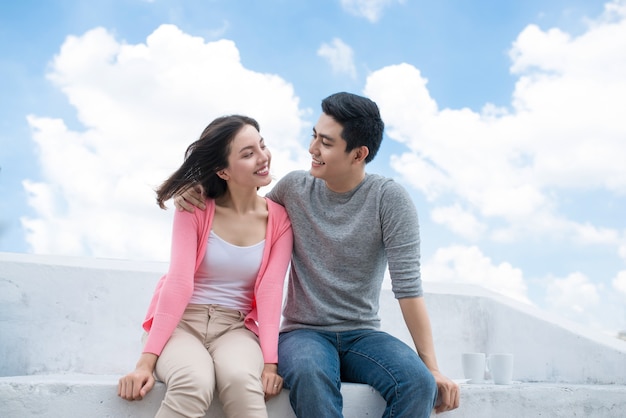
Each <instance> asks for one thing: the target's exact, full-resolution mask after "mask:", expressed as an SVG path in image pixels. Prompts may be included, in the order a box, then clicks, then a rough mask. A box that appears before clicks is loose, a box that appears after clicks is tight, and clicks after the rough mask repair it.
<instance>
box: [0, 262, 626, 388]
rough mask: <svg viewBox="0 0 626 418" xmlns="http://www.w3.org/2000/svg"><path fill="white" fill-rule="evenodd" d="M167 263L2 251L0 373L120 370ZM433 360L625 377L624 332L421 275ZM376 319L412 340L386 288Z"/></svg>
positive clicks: (581, 379) (557, 374) (533, 372)
mask: <svg viewBox="0 0 626 418" xmlns="http://www.w3.org/2000/svg"><path fill="white" fill-rule="evenodd" d="M166 268H167V265H166V264H165V263H139V262H131V261H121V260H102V259H91V258H73V257H48V256H33V255H25V254H10V253H0V359H2V360H0V376H16V375H32V374H54V373H85V374H101V375H117V374H119V375H121V374H125V373H126V372H128V371H129V370H131V369H132V368H133V367H134V365H135V362H136V360H137V358H138V355H139V353H140V351H141V346H140V337H141V332H142V330H141V322H142V319H143V316H144V314H145V311H146V308H147V305H148V301H149V299H150V297H151V295H152V292H153V290H154V286H155V284H156V282H157V280H158V279H159V277H160V276H161V274H162V273H163V272H164V271H165V270H166ZM425 289H426V295H425V297H426V301H427V305H428V309H429V313H430V316H431V322H432V324H433V333H434V338H435V346H436V349H437V356H438V359H439V366H440V369H441V370H442V371H443V372H444V373H445V374H446V375H448V376H449V377H451V378H457V379H460V378H462V377H463V376H462V370H461V364H460V357H461V353H462V352H465V351H481V352H486V353H494V352H512V353H514V354H515V371H514V379H515V380H518V381H524V382H535V381H540V382H554V383H558V382H561V383H563V382H565V383H581V384H583V383H584V384H589V383H591V384H622V385H623V384H626V342H624V341H622V340H619V339H617V338H612V337H609V336H606V335H603V334H600V333H594V332H593V331H590V330H586V329H580V328H577V327H576V326H575V325H573V324H569V323H566V322H564V321H562V320H558V319H551V318H549V317H548V315H546V313H545V312H541V311H540V310H538V309H536V308H533V307H532V306H529V305H525V304H520V303H518V302H515V301H512V300H509V299H506V298H504V297H501V296H498V295H496V294H493V293H491V292H489V291H487V290H485V289H482V288H479V287H475V286H468V285H454V284H446V285H442V284H432V283H431V284H428V283H427V284H425ZM381 316H382V320H383V329H384V330H386V331H388V332H390V333H392V334H394V335H396V336H397V337H399V338H400V339H402V340H404V341H405V342H407V343H408V344H410V345H412V343H411V340H410V337H409V335H408V332H407V331H406V328H405V326H404V322H403V320H402V315H401V313H400V310H399V308H398V304H397V302H396V301H395V299H393V295H392V294H391V292H390V291H388V290H384V291H383V294H382V295H381Z"/></svg>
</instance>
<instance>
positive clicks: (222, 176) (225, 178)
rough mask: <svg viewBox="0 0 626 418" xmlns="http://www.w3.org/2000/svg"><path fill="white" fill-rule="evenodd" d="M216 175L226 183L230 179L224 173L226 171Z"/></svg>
mask: <svg viewBox="0 0 626 418" xmlns="http://www.w3.org/2000/svg"><path fill="white" fill-rule="evenodd" d="M216 174H217V176H218V177H219V178H221V179H222V180H224V181H227V180H228V179H229V177H230V176H229V175H228V173H227V172H226V170H220V171H218V172H217V173H216Z"/></svg>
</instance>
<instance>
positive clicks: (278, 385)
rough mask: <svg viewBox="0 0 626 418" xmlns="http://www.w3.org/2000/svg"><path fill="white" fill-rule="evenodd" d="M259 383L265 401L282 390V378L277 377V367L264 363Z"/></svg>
mask: <svg viewBox="0 0 626 418" xmlns="http://www.w3.org/2000/svg"><path fill="white" fill-rule="evenodd" d="M261 382H262V383H263V391H264V392H265V400H266V401H267V400H268V399H269V398H272V397H274V396H276V395H278V394H279V393H280V391H281V390H282V388H283V378H282V377H280V376H279V375H278V365H276V364H271V363H265V366H263V372H262V373H261Z"/></svg>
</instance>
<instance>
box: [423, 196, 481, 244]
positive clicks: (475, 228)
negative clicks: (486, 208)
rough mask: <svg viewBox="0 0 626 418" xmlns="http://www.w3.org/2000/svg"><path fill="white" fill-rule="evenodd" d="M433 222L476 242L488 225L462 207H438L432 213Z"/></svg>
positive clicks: (456, 205)
mask: <svg viewBox="0 0 626 418" xmlns="http://www.w3.org/2000/svg"><path fill="white" fill-rule="evenodd" d="M430 215H431V218H432V220H433V222H435V223H438V224H443V225H445V226H446V227H448V229H450V230H451V231H453V232H456V233H457V234H458V235H460V236H462V237H464V238H467V239H469V240H476V239H478V238H480V236H481V235H482V234H483V233H484V231H485V229H486V225H484V224H483V223H481V222H479V221H478V220H477V219H476V217H475V216H474V215H473V214H472V213H471V212H468V211H466V210H464V209H463V208H462V207H461V206H460V205H458V204H455V205H452V206H445V207H436V208H434V209H433V210H432V211H431V214H430Z"/></svg>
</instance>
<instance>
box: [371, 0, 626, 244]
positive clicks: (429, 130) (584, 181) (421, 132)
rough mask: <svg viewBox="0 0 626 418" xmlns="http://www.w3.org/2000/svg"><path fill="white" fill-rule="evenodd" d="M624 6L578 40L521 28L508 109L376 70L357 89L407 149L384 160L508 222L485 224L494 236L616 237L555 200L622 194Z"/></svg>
mask: <svg viewBox="0 0 626 418" xmlns="http://www.w3.org/2000/svg"><path fill="white" fill-rule="evenodd" d="M625 4H626V3H624V2H621V3H617V2H616V3H611V4H610V5H609V6H607V10H606V12H605V14H604V15H603V16H602V17H601V18H600V19H598V20H597V21H594V22H591V23H590V26H589V27H588V29H587V31H586V32H585V33H583V34H581V35H580V36H577V37H573V36H570V35H569V34H567V33H564V32H562V31H560V30H558V29H550V30H547V31H542V30H541V29H539V28H538V27H536V26H532V25H531V26H529V27H527V28H526V29H524V30H523V31H522V32H521V33H520V35H519V36H518V38H517V39H516V40H515V42H514V43H513V46H512V48H511V60H512V63H511V71H512V72H513V73H514V74H515V75H516V76H517V77H518V81H517V83H516V85H515V91H514V93H513V99H512V103H511V106H510V108H509V109H505V108H495V107H494V106H493V105H489V104H486V105H485V106H484V108H483V109H482V111H481V112H480V113H478V112H475V111H473V110H471V109H440V108H439V106H438V105H437V103H436V101H435V100H434V99H433V98H432V97H431V96H430V93H429V91H428V89H427V80H426V79H425V78H424V77H423V76H422V75H421V73H420V71H419V70H418V69H416V68H414V67H413V66H411V65H409V64H399V65H392V66H388V67H385V68H382V69H380V70H377V71H375V72H373V73H372V74H371V75H370V76H369V77H368V80H367V85H366V87H365V94H366V95H367V96H369V97H371V98H372V99H373V100H375V101H376V102H377V103H378V104H379V106H380V108H381V112H382V116H383V119H384V120H385V122H386V127H387V128H386V132H387V135H388V136H389V137H390V138H392V139H393V140H395V141H398V142H401V143H403V144H405V145H406V147H407V148H408V151H406V152H405V153H403V154H402V155H396V156H393V157H392V159H391V163H392V168H393V169H394V170H396V171H397V172H398V173H399V174H400V175H401V176H402V178H403V180H404V181H405V182H407V183H408V184H410V185H411V186H412V187H415V188H416V189H417V190H420V191H421V192H422V193H423V194H424V195H425V196H426V197H427V198H428V199H429V201H430V202H431V203H433V204H434V205H437V204H439V203H440V200H441V201H449V199H450V198H452V199H453V200H454V201H457V202H459V204H460V205H461V206H462V207H463V208H465V211H466V212H471V213H472V214H473V215H474V217H475V222H476V223H478V224H487V223H489V221H491V220H496V221H498V223H499V224H500V225H504V226H501V227H499V228H498V229H494V230H491V231H490V236H491V237H492V238H493V239H494V240H497V241H504V240H506V241H511V240H515V239H518V238H520V237H521V236H524V235H526V234H532V235H538V236H540V235H546V236H558V237H559V238H560V239H564V240H574V241H576V242H580V243H587V244H602V245H615V246H617V245H619V243H620V242H623V239H624V234H623V232H619V231H617V230H614V229H611V228H610V227H606V226H602V225H598V224H595V223H590V222H589V221H588V220H586V219H584V220H578V219H568V218H567V217H566V216H565V215H563V214H562V213H561V212H560V210H561V208H560V205H561V204H562V201H563V200H564V197H565V195H566V194H567V193H569V192H571V191H573V190H574V191H580V192H588V191H601V192H603V193H608V194H615V195H620V196H621V195H623V194H624V193H626V165H624V163H623V160H624V158H623V156H624V155H626V141H624V138H625V137H626V118H624V116H623V113H624V111H623V109H626V78H624V74H626V6H625ZM502 221H503V222H502ZM472 222H473V221H472ZM456 231H457V232H458V233H459V234H461V235H464V236H465V235H466V234H467V231H463V230H462V229H460V228H456Z"/></svg>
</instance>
